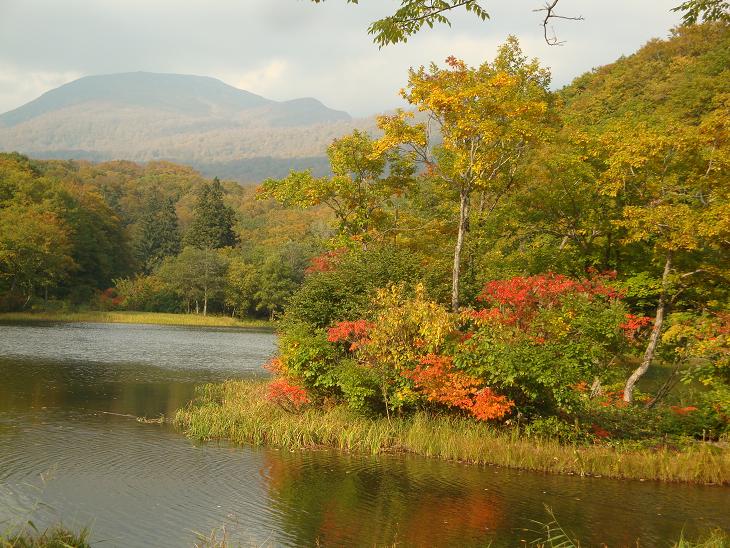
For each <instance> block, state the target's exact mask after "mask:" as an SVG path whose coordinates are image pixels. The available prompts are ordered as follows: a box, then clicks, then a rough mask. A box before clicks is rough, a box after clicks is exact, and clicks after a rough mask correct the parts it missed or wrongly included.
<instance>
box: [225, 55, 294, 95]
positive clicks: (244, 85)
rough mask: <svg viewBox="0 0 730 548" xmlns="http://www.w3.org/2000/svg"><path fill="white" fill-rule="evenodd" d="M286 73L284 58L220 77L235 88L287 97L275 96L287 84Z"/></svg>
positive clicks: (286, 64) (288, 72)
mask: <svg viewBox="0 0 730 548" xmlns="http://www.w3.org/2000/svg"><path fill="white" fill-rule="evenodd" d="M288 74H290V70H289V63H288V62H287V61H285V60H284V59H273V60H271V61H269V62H267V63H266V64H264V65H263V66H261V67H259V68H255V69H252V70H248V71H246V72H244V73H242V74H238V75H236V74H222V75H220V79H221V80H223V81H224V82H226V83H228V84H231V85H232V86H235V87H237V88H240V89H245V90H246V91H250V92H252V93H257V94H259V95H264V96H266V97H268V98H271V99H288V98H289V97H277V95H278V92H279V91H280V90H281V88H282V87H286V85H287V76H288Z"/></svg>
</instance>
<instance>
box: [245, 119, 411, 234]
mask: <svg viewBox="0 0 730 548" xmlns="http://www.w3.org/2000/svg"><path fill="white" fill-rule="evenodd" d="M327 155H328V156H329V160H330V164H331V166H332V173H333V176H332V177H319V178H318V177H314V176H313V175H312V173H311V171H305V172H296V171H292V172H291V173H290V174H289V176H288V177H286V178H284V179H280V180H276V179H267V180H266V181H264V182H263V183H262V184H261V186H260V187H259V193H260V196H261V197H262V198H274V199H275V200H277V201H278V202H280V203H282V204H283V205H285V206H289V207H292V206H293V207H302V208H306V207H312V206H317V205H320V204H323V205H325V206H326V207H328V208H329V209H330V210H331V211H332V212H333V213H334V215H335V218H336V219H337V232H338V234H339V235H340V236H341V237H342V240H343V242H344V243H345V244H346V243H347V242H348V241H349V240H350V239H358V240H362V239H364V238H371V237H372V233H373V231H374V230H376V229H380V230H382V229H383V228H386V227H389V226H391V225H392V222H393V221H392V219H391V217H392V213H391V212H390V211H389V206H392V200H393V197H394V196H396V195H397V194H400V193H403V192H404V191H405V190H406V189H407V188H408V185H409V184H410V178H411V176H412V175H413V173H414V167H413V163H412V162H410V161H408V159H407V158H406V157H403V156H402V155H401V154H400V152H399V151H397V150H391V151H386V150H379V149H377V148H376V143H375V141H374V140H373V139H372V137H370V136H369V135H368V134H367V133H364V132H361V131H358V130H355V131H354V132H353V133H352V134H351V135H347V136H345V137H342V138H340V139H335V140H334V141H333V142H332V144H331V145H330V146H329V148H328V149H327Z"/></svg>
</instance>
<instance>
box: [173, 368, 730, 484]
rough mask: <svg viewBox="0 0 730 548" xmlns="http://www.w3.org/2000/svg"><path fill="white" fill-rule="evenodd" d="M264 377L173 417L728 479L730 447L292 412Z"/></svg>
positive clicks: (230, 427) (447, 420)
mask: <svg viewBox="0 0 730 548" xmlns="http://www.w3.org/2000/svg"><path fill="white" fill-rule="evenodd" d="M265 390H266V384H265V381H263V380H242V381H228V382H225V383H222V384H210V385H206V386H203V387H202V388H201V389H200V394H199V398H198V399H197V400H196V401H195V402H193V403H192V404H191V405H189V406H188V408H186V409H184V410H181V411H179V412H178V413H177V415H176V417H175V424H176V426H177V427H178V428H180V429H181V430H183V431H184V432H185V433H186V434H187V435H188V436H189V437H191V438H194V439H198V440H211V439H225V440H229V441H231V442H233V443H237V444H244V443H252V444H256V445H262V444H268V445H273V446H277V447H283V448H288V449H298V448H314V447H332V448H336V449H340V450H344V451H352V452H358V453H368V454H377V453H393V452H408V453H416V454H419V455H424V456H427V457H436V458H442V459H450V460H457V461H466V462H473V463H480V464H496V465H499V466H508V467H513V468H521V469H525V470H536V471H541V472H551V473H562V474H575V475H591V476H603V477H610V478H631V479H645V480H661V481H684V482H697V483H715V484H728V483H730V450H728V449H723V448H719V447H715V446H711V445H708V444H701V443H698V444H697V445H696V446H693V447H690V448H689V449H685V450H682V451H674V450H670V449H666V448H658V449H656V450H644V451H637V450H618V449H616V448H613V447H610V446H604V445H592V446H573V445H561V444H560V443H558V442H556V441H552V440H543V439H534V438H525V437H521V436H519V435H518V433H517V432H516V431H511V432H510V431H507V432H505V431H499V430H496V429H494V428H492V427H490V426H488V425H486V424H481V423H475V422H474V421H472V420H469V419H461V418H455V417H444V416H427V415H425V414H418V415H415V416H414V417H411V418H408V419H395V420H393V421H391V422H388V420H386V419H369V418H365V417H361V416H358V415H356V414H353V413H352V412H351V411H348V410H347V409H345V408H343V407H333V408H331V409H327V410H321V409H307V410H305V411H303V412H302V413H301V414H297V415H295V414H290V413H287V412H286V411H284V410H283V409H280V408H279V407H277V406H276V405H274V404H272V403H269V402H268V401H267V400H266V398H265Z"/></svg>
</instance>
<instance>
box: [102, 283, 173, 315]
mask: <svg viewBox="0 0 730 548" xmlns="http://www.w3.org/2000/svg"><path fill="white" fill-rule="evenodd" d="M114 284H115V288H114V290H115V292H116V296H115V297H113V300H112V302H113V303H114V304H115V306H116V307H119V308H123V309H125V310H136V311H140V312H182V308H181V306H180V303H181V299H180V296H179V295H178V294H177V293H176V292H175V291H174V290H173V289H172V288H171V287H170V286H169V285H168V284H166V283H165V282H164V281H163V280H162V279H161V278H159V277H158V276H155V275H151V276H138V277H136V278H133V279H129V278H125V279H121V280H115V281H114Z"/></svg>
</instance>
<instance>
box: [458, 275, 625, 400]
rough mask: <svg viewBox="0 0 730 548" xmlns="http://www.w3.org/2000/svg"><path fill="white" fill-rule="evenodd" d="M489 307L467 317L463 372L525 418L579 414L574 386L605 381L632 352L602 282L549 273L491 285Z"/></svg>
mask: <svg viewBox="0 0 730 548" xmlns="http://www.w3.org/2000/svg"><path fill="white" fill-rule="evenodd" d="M479 300H480V302H481V303H483V306H485V307H484V308H480V309H477V310H466V311H464V312H463V314H462V319H463V321H464V326H463V327H462V329H464V330H465V331H466V333H465V338H466V340H465V342H464V343H463V344H461V345H459V347H458V348H457V350H456V354H455V363H456V365H457V367H459V369H461V370H463V371H465V372H467V373H469V374H470V375H473V376H475V377H478V378H480V379H483V380H484V382H485V383H486V384H487V385H488V386H492V387H494V388H496V389H497V390H499V391H500V392H501V393H503V394H506V395H508V396H509V397H510V398H511V399H512V400H514V401H515V402H516V404H517V406H518V408H519V409H520V410H521V411H523V412H524V413H527V414H553V413H556V412H557V411H559V410H567V411H570V410H574V409H576V407H577V406H578V404H579V393H578V391H577V390H576V389H575V387H576V386H577V385H578V384H579V383H581V382H583V383H586V382H588V383H590V382H592V380H593V379H594V378H595V377H600V376H605V375H606V374H607V373H608V372H609V371H608V364H610V363H611V361H612V358H613V357H615V356H617V355H619V354H621V353H622V352H623V351H625V350H627V348H628V347H627V339H626V336H625V335H626V329H627V327H626V326H627V324H626V317H627V311H626V308H625V307H624V306H623V304H622V303H621V301H620V299H619V295H618V294H617V293H616V292H614V291H613V290H612V289H611V288H610V287H609V286H607V285H605V284H604V280H602V279H594V280H590V279H588V280H579V281H575V280H571V279H568V278H566V277H564V276H560V275H553V274H547V275H542V276H533V277H529V278H524V277H519V278H512V279H510V280H500V281H494V282H490V283H488V284H487V285H486V286H485V288H484V290H483V292H482V294H481V295H480V297H479Z"/></svg>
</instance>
